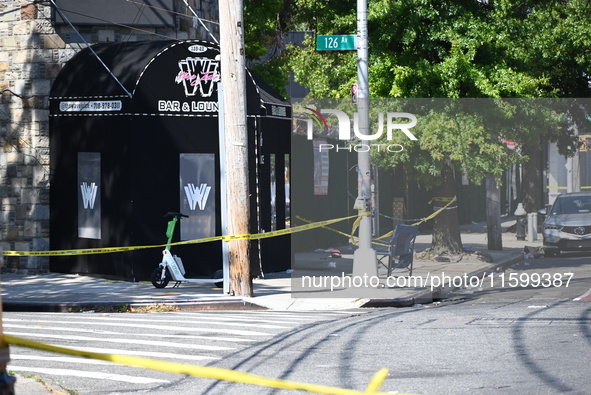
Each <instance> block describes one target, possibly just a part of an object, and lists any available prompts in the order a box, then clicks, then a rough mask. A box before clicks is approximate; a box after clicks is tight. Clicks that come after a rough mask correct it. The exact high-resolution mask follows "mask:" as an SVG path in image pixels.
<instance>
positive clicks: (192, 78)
mask: <svg viewBox="0 0 591 395" xmlns="http://www.w3.org/2000/svg"><path fill="white" fill-rule="evenodd" d="M219 66H220V64H219V62H217V61H215V60H212V59H209V58H187V59H185V60H181V61H179V68H180V69H181V70H180V71H179V73H178V74H177V76H176V78H175V80H174V81H175V82H176V83H177V84H180V83H182V84H183V86H184V88H185V95H186V96H187V97H189V96H195V94H196V93H197V92H199V93H200V94H201V96H202V97H210V96H211V95H212V93H213V88H214V86H215V82H218V81H219V80H220V72H219V70H218V69H219Z"/></svg>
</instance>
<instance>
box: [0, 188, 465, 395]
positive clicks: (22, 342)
mask: <svg viewBox="0 0 591 395" xmlns="http://www.w3.org/2000/svg"><path fill="white" fill-rule="evenodd" d="M454 199H455V198H454ZM450 203H451V202H450ZM440 211H441V210H439V211H438V212H440ZM438 212H436V213H434V215H432V216H430V217H431V218H432V217H434V216H435V215H436V214H437V213H438ZM368 215H371V213H370V212H360V213H359V215H352V216H349V217H343V218H337V219H332V220H326V221H319V222H311V223H308V224H305V225H299V226H296V227H293V228H289V229H281V230H277V231H272V232H265V233H258V234H244V235H229V236H215V237H208V238H203V239H196V240H187V241H180V242H175V243H170V244H158V245H150V246H134V247H109V248H90V249H72V250H54V251H3V255H5V256H52V255H53V256H55V255H88V254H104V253H114V252H126V251H133V250H139V249H147V248H163V247H166V246H168V245H170V246H178V245H184V244H197V243H207V242H211V241H217V240H222V241H233V240H245V239H246V240H257V239H264V238H269V237H275V236H280V235H284V234H291V233H296V232H303V231H305V230H309V229H314V228H320V227H324V228H327V229H330V230H333V231H336V232H339V233H341V234H343V235H345V236H348V237H351V239H352V240H353V239H354V238H355V237H354V236H353V235H347V234H346V233H344V232H340V231H337V230H336V229H332V228H330V227H328V225H331V224H334V223H337V222H341V221H345V220H348V219H352V218H355V217H357V220H356V221H355V224H356V225H357V226H358V225H359V221H360V220H361V217H362V216H368ZM302 219H303V218H302ZM303 220H304V221H306V222H308V220H305V219H303ZM425 220H426V219H425ZM355 229H356V226H355V225H354V229H353V233H354V231H355ZM382 237H385V236H382ZM1 336H2V339H3V341H4V342H5V343H6V344H11V345H13V346H21V347H28V348H34V349H38V350H43V351H49V352H54V353H59V354H66V355H73V356H77V357H81V358H90V359H98V360H103V361H109V362H113V363H118V364H122V365H128V366H134V367H139V368H145V369H151V370H156V371H161V372H168V373H176V374H187V375H190V376H196V377H204V378H210V379H217V380H224V381H231V382H236V383H244V384H252V385H258V386H263V387H270V388H279V389H287V390H299V391H307V392H312V393H318V394H334V395H358V394H386V393H383V392H377V391H378V389H379V388H380V387H381V385H382V384H383V382H384V380H385V379H386V377H387V376H388V369H385V368H383V369H380V370H379V371H378V372H377V373H376V374H374V376H373V377H372V378H371V380H370V382H369V384H368V386H367V388H366V390H365V391H357V390H350V389H344V388H338V387H330V386H325V385H317V384H309V383H300V382H295V381H289V380H282V379H274V378H268V377H264V376H259V375H255V374H252V373H245V372H238V371H235V370H230V369H222V368H215V367H209V366H198V365H190V364H185V363H179V362H168V361H161V360H156V359H150V358H142V357H134V356H129V355H119V354H104V353H95V352H88V351H81V350H75V349H70V348H66V347H59V346H53V345H50V344H45V343H41V342H36V341H34V340H29V339H24V338H20V337H16V336H11V335H4V334H1ZM397 393H398V394H400V395H413V394H403V393H400V392H397Z"/></svg>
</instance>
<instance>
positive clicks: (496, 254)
mask: <svg viewBox="0 0 591 395" xmlns="http://www.w3.org/2000/svg"><path fill="white" fill-rule="evenodd" d="M514 223H515V219H514V218H504V220H503V224H502V227H503V234H502V236H503V250H502V251H492V250H489V249H487V234H486V226H485V224H483V223H479V224H471V225H467V226H462V242H463V245H464V249H465V250H466V253H465V254H463V255H461V256H457V257H449V259H447V260H449V261H445V260H446V259H444V260H443V261H440V260H436V259H433V258H429V259H426V258H423V257H422V254H421V253H422V252H423V251H425V250H427V249H428V248H429V247H430V245H431V235H430V234H424V235H419V236H418V237H417V239H416V242H415V253H416V255H415V259H414V271H413V275H414V276H425V275H427V274H429V275H431V276H437V275H440V274H443V273H445V274H446V275H448V276H456V277H461V276H464V275H468V276H475V277H483V276H485V275H486V273H494V272H499V271H502V270H504V268H505V267H508V266H510V265H512V264H515V263H518V262H523V261H524V260H527V259H530V258H531V256H527V255H526V254H525V253H524V249H525V247H526V246H527V247H529V248H530V249H531V250H532V251H535V250H536V249H538V250H539V248H540V247H541V245H542V242H541V240H532V241H528V240H517V238H516V236H515V233H514V232H510V231H509V230H508V229H509V228H510V227H511V226H512V225H514ZM540 237H541V236H540ZM330 249H332V248H329V249H327V250H325V251H316V252H313V253H307V254H299V255H296V267H298V266H297V262H298V259H305V260H306V261H307V262H310V261H312V262H314V260H316V261H317V262H318V267H324V266H325V265H327V263H328V264H330V262H335V261H338V262H339V266H340V265H341V262H345V261H347V260H349V261H352V257H353V255H352V248H351V246H344V247H342V248H341V249H342V251H343V255H342V257H341V258H332V257H330V253H329V251H330ZM347 252H351V254H348V253H347ZM341 260H342V261H341ZM308 266H309V265H308ZM292 274H293V273H288V272H282V273H268V274H265V275H264V277H263V278H257V279H255V280H254V282H253V286H254V296H253V297H240V296H231V295H224V294H223V292H222V290H221V289H220V288H216V287H215V286H214V285H212V284H192V283H183V284H181V285H180V286H179V287H178V288H172V284H173V283H172V282H171V283H170V284H169V286H168V287H167V288H163V289H157V288H154V287H153V286H152V284H151V283H149V282H141V283H132V282H125V281H113V280H108V279H104V278H100V277H95V276H84V275H76V274H59V273H47V274H40V275H18V274H9V273H6V274H3V275H2V282H1V287H2V303H3V308H4V311H46V312H49V311H62V312H69V311H71V312H77V311H92V309H105V308H112V309H118V308H128V307H132V308H141V307H144V306H153V305H168V306H174V307H176V308H178V309H180V310H184V309H186V310H212V309H218V310H220V309H225V310H230V309H275V310H289V311H313V310H347V309H356V308H363V307H367V308H369V307H388V306H389V307H405V306H413V305H416V304H424V303H430V302H432V301H434V300H437V299H440V298H443V297H445V296H446V294H448V293H449V292H452V291H453V290H454V289H455V288H457V287H455V286H453V285H451V286H447V287H435V288H432V287H425V288H414V287H396V288H395V289H391V290H390V292H389V293H388V298H385V299H372V298H309V297H306V298H298V297H294V295H293V294H292V292H291V285H292V279H291V276H292ZM380 275H384V268H381V269H380ZM15 392H16V393H17V394H23V393H27V394H31V395H35V394H46V393H48V391H47V388H45V387H44V386H43V385H42V384H40V383H39V382H37V381H36V380H35V379H34V378H26V377H18V380H17V384H16V386H15Z"/></svg>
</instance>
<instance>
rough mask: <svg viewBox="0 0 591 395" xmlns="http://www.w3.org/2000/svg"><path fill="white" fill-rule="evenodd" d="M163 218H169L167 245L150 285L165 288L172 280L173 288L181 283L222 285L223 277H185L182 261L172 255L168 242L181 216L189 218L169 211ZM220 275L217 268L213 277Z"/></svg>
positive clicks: (220, 272)
mask: <svg viewBox="0 0 591 395" xmlns="http://www.w3.org/2000/svg"><path fill="white" fill-rule="evenodd" d="M164 218H171V219H170V221H168V228H167V229H166V237H167V238H168V241H167V242H166V244H167V246H166V247H165V248H164V250H163V251H162V262H160V264H159V265H158V267H157V268H156V269H154V271H153V272H152V276H151V278H150V279H151V281H152V285H154V286H155V287H156V288H165V287H166V286H167V285H168V283H169V282H170V281H171V280H172V281H176V284H175V285H174V286H173V288H175V287H178V286H179V285H180V284H181V283H213V284H215V285H216V286H217V287H220V288H221V287H223V284H224V283H223V281H224V280H223V278H213V279H207V278H185V267H184V266H183V261H182V260H181V258H180V257H179V256H176V255H174V256H173V255H172V253H171V252H170V248H171V246H170V243H172V237H173V235H174V230H175V228H176V224H177V222H178V221H179V220H181V219H182V218H189V216H188V215H185V214H181V213H175V212H169V213H167V214H166V215H165V216H164ZM219 276H222V271H221V270H218V271H216V272H215V273H214V277H219Z"/></svg>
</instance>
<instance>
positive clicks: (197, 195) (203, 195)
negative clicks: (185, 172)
mask: <svg viewBox="0 0 591 395" xmlns="http://www.w3.org/2000/svg"><path fill="white" fill-rule="evenodd" d="M209 191H211V187H209V186H207V184H201V185H200V186H199V187H196V186H195V184H188V185H187V186H186V187H185V193H186V194H187V200H188V201H189V207H190V208H191V210H195V207H196V206H197V204H199V210H203V209H204V208H205V203H207V198H208V197H209Z"/></svg>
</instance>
